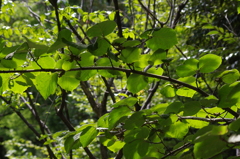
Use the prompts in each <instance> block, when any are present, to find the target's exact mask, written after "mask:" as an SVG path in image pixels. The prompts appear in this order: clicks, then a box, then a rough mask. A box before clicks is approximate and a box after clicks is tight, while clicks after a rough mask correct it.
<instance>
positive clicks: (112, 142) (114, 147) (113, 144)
mask: <svg viewBox="0 0 240 159" xmlns="http://www.w3.org/2000/svg"><path fill="white" fill-rule="evenodd" d="M100 142H101V143H102V144H103V145H104V146H106V147H107V148H108V149H109V150H110V151H112V152H118V151H119V150H120V149H121V148H122V147H123V146H124V145H125V143H124V142H122V141H119V140H118V139H117V137H116V136H113V137H112V138H110V139H109V138H107V137H105V136H104V137H100Z"/></svg>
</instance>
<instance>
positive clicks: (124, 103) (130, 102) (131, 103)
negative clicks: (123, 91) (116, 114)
mask: <svg viewBox="0 0 240 159" xmlns="http://www.w3.org/2000/svg"><path fill="white" fill-rule="evenodd" d="M137 101H138V99H137V98H135V97H128V98H125V99H122V100H120V101H119V102H117V103H115V104H113V105H112V106H111V107H114V108H116V107H119V106H129V107H132V106H134V104H136V103H137Z"/></svg>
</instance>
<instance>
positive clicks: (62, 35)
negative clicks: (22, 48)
mask: <svg viewBox="0 0 240 159" xmlns="http://www.w3.org/2000/svg"><path fill="white" fill-rule="evenodd" d="M71 34H72V32H71V31H70V30H68V29H63V30H61V31H60V32H59V34H58V38H57V40H56V41H55V42H54V43H53V44H52V45H51V46H50V48H49V49H48V51H47V52H48V53H52V52H55V51H56V50H58V49H61V48H63V47H64V46H66V44H65V43H64V42H63V41H62V39H65V40H66V41H72V38H71Z"/></svg>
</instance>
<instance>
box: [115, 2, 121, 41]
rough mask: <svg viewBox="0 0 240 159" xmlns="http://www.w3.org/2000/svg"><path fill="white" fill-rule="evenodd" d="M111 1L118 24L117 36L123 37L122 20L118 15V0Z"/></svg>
mask: <svg viewBox="0 0 240 159" xmlns="http://www.w3.org/2000/svg"><path fill="white" fill-rule="evenodd" d="M113 3H114V7H115V11H116V14H115V19H116V22H117V26H118V36H119V37H123V34H122V22H121V17H120V14H119V6H118V0H113Z"/></svg>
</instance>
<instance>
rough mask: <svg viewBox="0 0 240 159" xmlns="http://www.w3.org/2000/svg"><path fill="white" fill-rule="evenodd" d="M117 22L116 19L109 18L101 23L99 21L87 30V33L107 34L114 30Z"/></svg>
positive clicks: (90, 35) (92, 34) (92, 35)
mask: <svg viewBox="0 0 240 159" xmlns="http://www.w3.org/2000/svg"><path fill="white" fill-rule="evenodd" d="M116 26H117V25H116V23H115V22H114V21H111V20H108V21H104V22H101V23H97V24H96V25H94V26H92V27H91V28H90V29H88V30H87V35H88V36H89V37H99V36H106V35H108V34H110V33H111V32H113V30H114V29H115V27H116Z"/></svg>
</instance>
